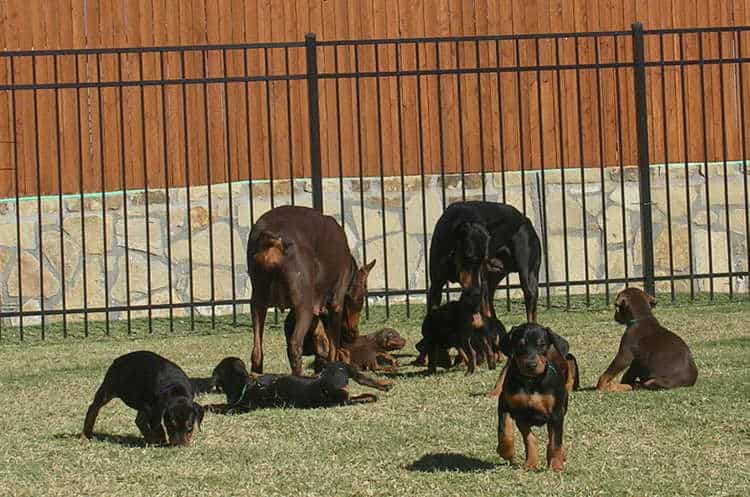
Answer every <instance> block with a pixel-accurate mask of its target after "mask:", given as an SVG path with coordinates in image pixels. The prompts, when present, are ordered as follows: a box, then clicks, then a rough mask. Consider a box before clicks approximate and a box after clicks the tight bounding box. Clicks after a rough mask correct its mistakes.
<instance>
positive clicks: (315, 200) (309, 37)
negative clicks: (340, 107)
mask: <svg viewBox="0 0 750 497" xmlns="http://www.w3.org/2000/svg"><path fill="white" fill-rule="evenodd" d="M317 46H318V44H317V42H316V40H315V33H307V34H306V35H305V52H306V54H307V106H308V112H307V113H308V115H309V117H310V167H311V176H312V204H313V208H314V209H317V210H318V211H320V212H323V174H322V172H321V168H320V107H319V104H318V55H317Z"/></svg>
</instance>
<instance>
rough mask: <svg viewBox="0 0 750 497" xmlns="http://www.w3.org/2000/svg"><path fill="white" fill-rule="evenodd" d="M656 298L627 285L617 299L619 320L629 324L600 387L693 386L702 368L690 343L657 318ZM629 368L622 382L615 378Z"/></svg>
mask: <svg viewBox="0 0 750 497" xmlns="http://www.w3.org/2000/svg"><path fill="white" fill-rule="evenodd" d="M655 305H656V300H655V299H654V298H653V297H652V296H651V295H649V294H647V293H646V292H644V291H643V290H641V289H640V288H626V289H625V290H623V291H621V292H620V293H619V294H618V295H617V298H616V299H615V321H617V322H618V323H620V324H624V325H626V326H627V328H625V333H624V334H623V335H622V339H621V340H620V348H619V350H618V351H617V355H616V356H615V358H614V359H613V360H612V363H611V364H610V365H609V367H608V368H607V370H606V371H605V372H604V373H602V375H601V376H600V377H599V381H598V382H597V385H596V389H597V390H603V391H626V390H633V389H634V388H645V389H650V390H656V389H663V388H676V387H685V386H692V385H694V384H695V380H696V379H697V378H698V368H697V367H696V365H695V361H694V360H693V355H692V354H691V353H690V349H689V348H688V346H687V344H686V343H685V342H684V341H683V340H682V338H680V337H679V336H677V335H675V334H674V333H672V332H671V331H669V330H668V329H666V328H664V327H663V326H662V325H660V324H659V321H657V320H656V317H654V315H653V313H652V312H651V308H652V307H654V306H655ZM625 368H627V371H625V374H623V376H622V380H620V383H614V382H613V381H612V380H613V379H614V378H615V377H616V376H617V375H618V374H619V373H620V372H621V371H623V370H624V369H625Z"/></svg>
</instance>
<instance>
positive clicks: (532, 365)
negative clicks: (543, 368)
mask: <svg viewBox="0 0 750 497" xmlns="http://www.w3.org/2000/svg"><path fill="white" fill-rule="evenodd" d="M524 365H525V366H526V367H527V368H529V369H535V368H536V367H537V366H538V365H539V362H538V361H537V360H536V358H534V359H526V361H525V362H524Z"/></svg>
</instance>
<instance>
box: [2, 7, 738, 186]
mask: <svg viewBox="0 0 750 497" xmlns="http://www.w3.org/2000/svg"><path fill="white" fill-rule="evenodd" d="M0 11H1V12H2V13H1V14H0V19H2V23H1V24H0V49H3V50H11V49H66V48H106V47H122V46H143V47H149V46H172V45H199V44H201V45H202V44H229V43H232V44H238V43H243V42H258V41H301V40H303V39H304V35H305V33H308V32H315V33H316V34H317V38H318V40H332V39H343V40H346V39H371V38H395V37H424V36H473V35H492V34H524V33H539V32H550V33H554V32H571V31H607V30H628V29H629V28H630V25H631V23H632V22H634V21H636V20H640V21H642V22H643V23H644V26H645V27H646V28H647V29H649V28H672V27H695V26H698V25H700V26H739V25H745V24H748V23H750V2H748V0H728V1H724V2H719V1H712V2H708V3H706V2H698V1H697V0H668V1H664V2H658V4H657V2H648V1H645V0H627V1H616V0H603V1H594V0H529V1H527V2H512V1H510V0H473V1H470V2H462V1H459V0H362V1H361V2H348V1H346V0H295V1H282V0H248V1H242V0H219V1H216V2H209V1H208V0H186V1H177V0H137V1H133V2H116V1H114V0H102V1H101V2H89V1H85V0H57V1H55V2H47V1H43V0H26V1H21V0H2V1H0ZM699 44H700V45H702V50H703V56H704V57H710V58H715V57H724V58H727V57H735V56H738V55H739V54H738V51H739V49H740V48H741V49H742V51H743V53H742V55H743V56H747V53H750V35H749V34H748V33H744V34H742V35H741V36H740V35H735V34H723V35H721V36H719V35H718V34H716V33H709V34H704V35H703V36H702V37H701V38H700V41H699V37H698V36H697V35H695V34H685V35H684V36H682V37H678V36H672V35H667V36H664V37H662V38H660V37H659V36H648V37H647V38H646V54H647V57H648V58H649V60H660V59H662V58H663V59H664V60H676V59H678V58H680V57H681V56H682V57H684V58H687V59H696V58H698V56H699ZM318 56H319V59H318V65H319V70H320V71H321V72H328V73H330V72H336V71H339V72H350V71H354V70H355V66H357V67H358V68H359V70H360V71H374V70H375V69H379V70H381V71H395V70H396V69H397V68H400V69H402V70H412V69H415V68H417V63H418V64H419V68H420V69H428V70H429V69H434V68H436V67H438V65H439V66H440V67H441V68H444V69H445V68H455V67H461V68H474V67H485V68H487V67H497V65H498V59H499V63H500V65H501V66H502V67H511V66H515V65H518V66H521V67H523V66H529V65H536V64H542V65H553V64H555V63H560V64H574V63H575V62H576V60H577V61H578V62H580V63H586V64H588V63H595V62H596V60H595V59H596V57H597V56H598V58H599V61H600V62H602V63H610V62H614V61H615V58H616V57H617V59H618V60H619V61H621V62H622V61H629V60H631V58H632V40H631V39H630V37H627V36H623V37H612V36H603V37H598V38H596V39H594V38H585V39H580V40H578V41H576V40H575V39H574V38H567V39H560V40H559V41H558V42H555V41H554V40H551V39H542V40H539V41H535V40H523V41H520V42H518V43H517V44H516V43H515V42H513V41H501V42H499V43H496V42H495V41H492V40H490V41H481V42H473V41H466V42H464V41H461V42H441V43H427V44H418V45H416V44H405V45H401V46H399V47H398V50H397V49H396V46H395V45H393V44H384V45H379V46H377V47H373V46H359V47H351V46H349V47H346V46H345V47H338V48H334V47H327V48H321V49H320V50H319V53H318ZM438 56H439V60H438ZM517 56H518V57H517ZM32 59H33V60H32ZM13 64H14V71H13V74H12V75H11V72H10V60H9V59H8V58H5V59H3V60H2V61H0V82H2V83H3V84H7V83H9V82H10V80H11V76H12V79H13V80H14V81H15V82H16V83H31V82H33V81H34V80H35V81H37V82H39V83H45V82H46V83H49V82H54V81H58V82H74V81H76V80H78V81H84V82H95V81H99V79H101V81H116V80H118V78H120V77H121V78H122V79H123V80H126V81H127V80H133V81H138V80H141V79H145V80H153V79H156V80H158V79H179V78H195V77H202V76H203V75H204V74H205V75H208V76H210V77H223V76H230V77H232V76H243V75H245V74H247V75H265V74H272V75H281V74H288V73H291V74H303V73H304V72H305V53H304V49H297V48H292V49H288V50H284V49H269V50H263V49H253V50H230V51H227V52H226V53H222V52H221V51H218V50H207V51H190V52H185V53H184V54H183V53H180V52H163V53H158V52H150V53H145V54H143V55H138V54H124V55H116V54H114V55H113V54H104V55H79V56H73V55H64V56H58V57H51V56H36V57H33V58H32V57H15V58H14V61H13ZM703 73H704V80H703V83H702V85H701V80H700V68H699V67H698V66H690V67H686V68H685V69H684V70H682V71H681V70H680V69H679V68H677V67H667V68H665V69H664V70H662V69H661V68H651V69H649V70H648V75H647V77H648V85H649V87H648V95H647V102H648V106H649V119H648V122H649V127H650V140H651V141H650V143H651V161H652V162H653V163H662V162H665V161H669V162H683V161H698V162H702V161H720V160H722V159H724V158H727V159H729V160H737V159H741V158H743V157H744V156H745V155H746V154H747V153H748V149H750V144H748V143H743V141H742V133H741V130H742V129H743V127H744V129H747V127H748V122H749V121H750V109H748V108H746V109H745V112H744V115H742V114H741V109H740V107H741V104H742V103H743V102H745V103H747V102H748V100H747V99H748V98H750V97H749V95H750V90H749V89H748V88H747V86H748V85H747V83H748V81H750V70H749V69H748V64H743V65H741V66H740V65H738V64H734V65H728V64H727V65H725V66H724V67H722V68H719V67H718V66H715V65H706V66H704V68H703ZM740 75H741V76H742V78H743V80H744V83H745V85H744V86H745V87H744V88H743V87H741V86H740ZM632 78H633V74H632V70H630V69H627V68H626V69H620V70H617V71H616V70H614V69H602V70H600V71H598V72H597V71H596V70H593V69H583V70H580V71H578V72H576V71H575V70H562V71H554V70H548V71H542V72H540V73H538V74H537V73H536V72H534V71H530V72H529V71H523V72H521V73H518V74H517V73H513V72H503V73H487V74H483V75H480V76H477V75H475V74H466V75H460V76H457V75H443V76H440V77H437V76H430V75H426V76H421V77H419V78H417V77H414V76H403V77H399V78H395V77H388V78H381V79H380V80H379V81H376V80H375V79H374V78H359V79H355V78H348V79H340V80H338V81H335V80H332V79H327V80H323V81H322V82H321V83H320V122H321V140H322V144H321V145H322V146H321V152H322V159H323V171H324V174H325V175H327V176H338V175H340V174H343V175H344V176H358V175H359V174H360V171H361V173H362V174H363V175H365V176H378V175H380V174H381V170H382V172H383V174H385V175H397V174H400V173H401V171H402V169H403V171H404V173H405V174H419V173H420V172H422V171H423V172H425V173H428V174H436V173H440V172H445V173H455V172H460V171H462V170H463V171H466V172H477V171H482V170H483V171H487V172H492V171H501V170H517V169H521V168H523V169H539V168H541V167H544V168H545V169H554V168H558V167H579V166H581V165H583V166H585V167H601V166H605V167H610V166H617V165H619V164H620V162H622V163H623V164H625V165H630V164H633V163H634V162H635V158H636V150H635V146H636V143H635V132H634V129H635V127H634V123H635V111H634V107H633V105H634V98H633V91H632ZM618 79H619V87H618ZM558 83H559V87H560V94H559V95H558V92H557V87H558ZM597 88H598V89H599V90H598V93H597ZM722 88H723V100H722ZM579 89H580V90H579ZM702 89H703V91H702ZM618 92H619V103H620V108H619V109H618V108H617V101H618ZM683 92H684V94H685V95H686V101H685V102H684V108H685V112H683V101H682V95H683ZM14 97H15V102H16V108H15V112H14V114H15V119H13V117H12V115H11V113H13V106H12V100H13V98H14ZM418 98H419V100H420V102H421V105H418ZM579 101H580V102H579ZM378 102H379V103H378ZM100 107H101V108H100ZM579 107H580V108H579ZM746 107H747V105H746ZM307 112H308V109H307V88H306V82H305V81H291V82H286V81H274V82H270V83H265V82H251V83H227V84H225V83H221V82H220V83H211V84H207V85H202V84H195V85H188V86H187V87H185V88H184V91H183V87H182V86H181V85H178V84H169V85H166V86H165V87H164V88H163V89H162V87H160V86H152V87H148V86H146V87H140V86H135V87H131V88H123V89H122V90H120V89H118V88H102V89H97V88H87V89H81V90H76V89H65V90H57V91H55V90H38V91H36V92H34V91H30V90H19V91H16V92H15V95H13V94H12V93H11V92H10V91H4V92H0V161H1V162H0V171H2V182H0V183H1V184H0V196H3V197H9V196H12V195H14V194H15V190H16V188H15V176H16V172H17V173H18V179H19V185H18V194H20V195H29V194H32V195H33V194H36V193H42V194H56V193H58V192H63V193H75V192H78V191H79V190H80V185H81V184H83V189H84V190H85V191H87V192H95V191H100V190H102V188H104V189H106V190H119V189H132V188H144V187H148V188H159V187H163V186H165V185H169V186H183V185H185V184H187V183H188V182H189V183H190V184H193V185H198V184H206V183H222V182H226V181H240V180H246V179H249V178H253V179H261V178H270V177H273V178H274V179H285V178H290V177H304V176H307V175H309V171H310V164H309V157H308V148H309V129H308V116H307ZM743 118H744V121H745V122H742V120H743ZM399 120H400V123H401V125H400V126H399ZM704 121H705V129H704ZM618 123H621V129H619V130H618ZM685 126H687V140H688V143H687V144H686V143H685V133H684V131H685V130H684V127H685ZM100 130H101V131H100ZM620 134H621V135H622V139H620ZM600 135H601V139H600ZM704 136H705V140H704ZM748 138H750V137H746V140H745V141H746V142H747V139H748ZM14 141H15V148H16V149H17V153H16V154H14V153H13V148H14V147H13V146H12V145H13V142H14ZM37 141H38V143H37ZM58 143H59V150H58ZM685 151H687V155H686V154H685ZM16 164H17V168H18V171H16ZM58 167H60V168H62V174H61V177H62V182H61V184H59V183H60V182H59V181H58V175H57V168H58ZM37 169H38V170H39V171H40V173H41V174H39V175H38V174H37ZM102 170H103V171H104V177H102V174H101V171H102ZM123 172H124V176H123Z"/></svg>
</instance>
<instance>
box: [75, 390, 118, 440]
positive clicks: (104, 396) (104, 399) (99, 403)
mask: <svg viewBox="0 0 750 497" xmlns="http://www.w3.org/2000/svg"><path fill="white" fill-rule="evenodd" d="M110 400H112V395H111V394H110V393H109V390H108V389H107V388H106V387H105V386H104V385H102V386H100V387H99V389H98V390H97V391H96V394H95V395H94V401H93V402H92V403H91V405H90V406H89V408H88V411H86V420H85V421H84V422H83V433H81V436H83V437H86V438H91V437H92V435H93V433H94V423H96V417H97V416H98V415H99V410H100V409H101V408H102V407H104V406H105V405H106V404H107V403H108V402H109V401H110Z"/></svg>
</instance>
